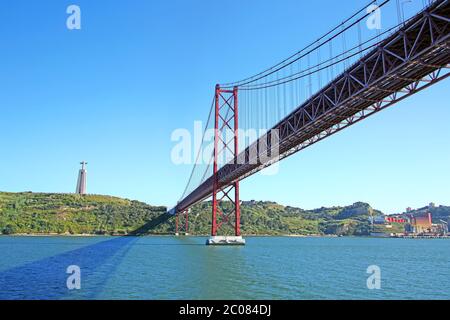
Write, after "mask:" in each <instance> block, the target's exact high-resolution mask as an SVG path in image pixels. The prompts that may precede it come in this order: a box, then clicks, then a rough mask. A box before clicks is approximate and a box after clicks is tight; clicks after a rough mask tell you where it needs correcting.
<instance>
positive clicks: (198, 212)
mask: <svg viewBox="0 0 450 320" xmlns="http://www.w3.org/2000/svg"><path fill="white" fill-rule="evenodd" d="M230 209H231V207H230V204H229V203H227V202H223V203H222V207H221V210H222V211H223V212H229V211H230ZM166 211H167V209H166V208H165V207H161V206H151V205H148V204H145V203H143V202H139V201H132V200H128V199H122V198H117V197H110V196H100V195H86V196H80V195H75V194H45V193H31V192H25V193H6V192H0V234H61V235H76V234H89V235H91V234H92V235H149V234H173V232H174V230H175V221H174V220H175V219H174V218H173V217H170V216H169V215H167V214H166ZM434 211H436V212H435V214H436V216H437V217H439V218H440V219H445V220H448V218H449V216H450V207H442V206H441V207H437V208H435V209H434ZM378 215H383V213H382V212H380V211H378V210H375V209H373V208H372V207H371V206H370V205H369V204H367V203H363V202H357V203H354V204H352V205H350V206H343V207H331V208H325V207H322V208H318V209H314V210H303V209H300V208H295V207H289V206H282V205H279V204H277V203H274V202H268V201H244V202H243V203H242V205H241V230H242V233H243V234H245V235H355V236H359V235H361V236H364V235H369V234H370V231H371V225H370V223H369V217H370V216H378ZM210 219H211V203H210V202H203V203H200V204H198V205H196V206H194V207H193V208H192V210H191V212H190V217H189V221H190V223H189V226H190V230H189V232H190V233H191V234H195V235H208V234H209V233H210V226H211V224H210ZM376 227H377V230H374V231H377V232H385V231H387V230H382V229H383V228H382V227H380V226H376ZM380 228H381V229H380ZM397 229H398V230H397ZM401 229H402V227H401V226H400V225H398V226H394V229H393V230H391V231H390V232H400V231H401ZM221 232H222V233H223V234H232V233H233V228H232V226H231V225H228V224H225V225H224V226H223V228H222V229H221Z"/></svg>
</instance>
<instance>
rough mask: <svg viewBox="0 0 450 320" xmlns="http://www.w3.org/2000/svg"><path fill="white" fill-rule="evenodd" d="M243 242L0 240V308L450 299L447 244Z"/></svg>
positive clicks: (191, 239) (332, 240)
mask: <svg viewBox="0 0 450 320" xmlns="http://www.w3.org/2000/svg"><path fill="white" fill-rule="evenodd" d="M246 240H247V245H246V246H245V247H206V246H205V245H204V243H205V238H202V237H179V238H175V237H142V238H137V237H84V238H83V237H0V254H1V259H0V299H450V241H449V240H446V239H435V240H428V239H375V238H283V237H255V238H253V237H252V238H247V239H246ZM69 266H78V267H79V268H80V269H79V270H80V278H79V279H80V285H81V289H79V290H77V289H74V290H69V289H68V287H67V279H68V278H69V277H70V280H71V281H69V282H70V283H72V284H73V283H76V282H73V279H74V278H73V277H76V276H77V274H73V275H72V274H68V273H67V268H68V267H69ZM369 266H372V269H371V270H379V271H380V274H379V277H378V273H376V274H372V273H370V274H369V273H367V269H368V267H369ZM373 266H375V269H373V268H374V267H373ZM377 268H379V269H377ZM369 277H370V281H369V284H372V286H370V287H373V284H379V287H380V288H379V289H369V288H368V285H367V280H368V278H369ZM374 277H375V278H374ZM378 280H379V281H378Z"/></svg>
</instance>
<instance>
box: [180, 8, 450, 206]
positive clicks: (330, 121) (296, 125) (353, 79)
mask: <svg viewBox="0 0 450 320" xmlns="http://www.w3.org/2000/svg"><path fill="white" fill-rule="evenodd" d="M449 22H450V1H449V0H438V1H435V2H434V3H433V4H432V5H431V6H430V7H428V8H427V9H425V10H424V11H422V12H420V13H419V14H417V15H416V16H415V17H413V18H412V19H410V20H409V21H408V22H407V23H406V24H405V25H404V26H403V27H402V28H400V29H399V30H398V31H397V32H395V33H394V34H392V35H391V36H389V37H388V38H386V39H385V40H383V41H382V42H381V43H380V44H379V46H378V47H377V48H375V49H374V50H372V51H371V52H369V53H368V54H366V55H365V56H364V57H362V58H361V59H360V60H359V61H358V62H357V63H355V64H354V65H352V66H351V67H350V68H348V69H347V70H346V71H345V72H344V73H343V74H341V75H339V76H338V77H336V78H335V79H334V80H333V81H332V82H330V83H329V84H328V85H326V86H325V87H324V88H322V90H320V92H318V93H316V94H315V95H314V96H313V97H312V98H311V99H310V100H308V101H306V102H305V103H303V104H302V105H300V106H299V107H298V108H297V109H296V110H294V111H293V112H292V113H291V114H289V115H288V116H287V117H285V118H284V119H283V120H282V121H281V122H279V123H278V124H277V125H275V126H274V127H273V128H272V130H275V131H269V132H268V133H267V134H266V135H263V136H262V137H260V138H259V139H258V140H257V141H256V142H255V143H254V145H252V146H250V147H248V148H247V149H246V150H244V151H242V153H241V154H239V155H238V157H237V159H240V161H238V163H236V159H235V161H233V162H230V163H228V164H226V165H224V166H223V167H222V168H221V169H220V170H219V172H218V177H219V184H220V185H221V186H227V185H230V184H231V183H232V182H234V181H236V180H242V179H244V178H246V177H248V176H250V175H252V174H254V173H255V172H258V171H260V170H262V169H263V168H264V167H266V166H268V165H270V164H272V163H273V162H276V161H279V160H281V159H283V158H285V157H287V156H289V155H291V154H293V153H295V152H297V151H299V150H301V149H303V148H305V147H307V146H309V145H311V144H313V143H315V142H317V141H320V140H321V139H323V138H325V137H327V136H329V135H331V134H333V133H335V132H337V131H339V130H341V129H343V128H345V127H347V126H349V125H351V124H353V123H355V122H357V121H359V120H361V119H364V118H366V117H367V116H369V115H370V114H373V113H375V112H377V111H379V110H382V109H384V108H385V107H387V106H390V105H392V104H394V103H396V102H397V101H399V100H401V99H403V98H406V97H407V96H409V95H411V94H414V93H416V92H417V91H419V90H420V88H419V86H418V85H419V82H420V81H421V79H423V78H424V77H426V76H427V75H430V74H432V75H433V74H434V73H436V74H434V76H432V77H431V79H430V80H429V81H428V83H425V86H424V87H426V86H429V85H431V84H434V83H435V82H437V81H440V80H442V79H443V78H446V77H447V76H449V75H450V73H445V72H442V69H445V70H447V69H448V64H449V63H450V39H449V38H450V23H449ZM437 72H442V73H439V74H437ZM402 93H403V94H404V95H403V96H402ZM368 108H372V109H371V111H372V112H370V110H369V111H368V112H367V114H364V111H365V110H368ZM356 115H358V116H356ZM343 122H344V124H343ZM272 134H277V135H278V139H277V140H278V141H279V143H278V144H277V145H271V138H272V137H271V135H272ZM261 141H267V143H265V144H264V145H267V148H266V149H264V148H262V149H261V148H260V147H259V146H258V144H259V142H261ZM253 150H257V152H256V154H257V159H256V160H257V161H254V160H255V159H252V154H253V153H252V151H253ZM275 151H278V152H275ZM263 155H264V157H262V156H263ZM267 155H269V156H270V157H271V158H272V159H270V161H267V160H266V159H267ZM277 155H279V157H277ZM262 159H264V161H262ZM212 192H213V177H210V178H208V179H207V180H206V181H205V182H204V183H202V184H201V185H200V186H199V187H198V188H197V189H195V190H194V191H193V192H191V193H190V194H189V195H188V196H187V197H186V198H184V199H183V200H182V201H180V202H179V203H178V205H177V206H176V207H175V208H174V209H175V210H174V212H180V211H182V210H185V209H187V208H189V207H190V206H192V205H194V204H195V203H197V202H199V201H202V200H204V199H206V198H207V197H209V196H210V195H211V194H212Z"/></svg>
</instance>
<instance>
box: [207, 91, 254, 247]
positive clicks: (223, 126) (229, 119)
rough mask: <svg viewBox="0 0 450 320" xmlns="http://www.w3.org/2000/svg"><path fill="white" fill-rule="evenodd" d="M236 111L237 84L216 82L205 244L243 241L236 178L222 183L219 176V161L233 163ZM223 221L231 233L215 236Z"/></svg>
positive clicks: (236, 150) (236, 145)
mask: <svg viewBox="0 0 450 320" xmlns="http://www.w3.org/2000/svg"><path fill="white" fill-rule="evenodd" d="M238 111H239V109H238V87H234V88H233V89H232V90H231V89H222V88H221V87H220V85H216V89H215V112H214V115H215V118H214V119H215V120H214V132H215V133H214V162H213V193H212V223H211V238H209V239H208V240H207V241H206V244H207V245H244V244H245V240H244V239H243V238H242V236H241V209H240V200H239V180H236V181H234V182H233V183H231V184H229V185H228V186H224V185H223V181H221V179H220V177H219V164H221V163H222V164H225V163H228V161H234V164H236V165H237V161H238V154H239V119H238V118H239V112H238ZM225 202H226V203H225ZM221 204H223V205H221ZM225 207H226V209H225ZM225 224H231V225H232V227H233V228H234V236H230V235H228V236H220V235H219V231H220V229H221V227H222V226H223V225H225Z"/></svg>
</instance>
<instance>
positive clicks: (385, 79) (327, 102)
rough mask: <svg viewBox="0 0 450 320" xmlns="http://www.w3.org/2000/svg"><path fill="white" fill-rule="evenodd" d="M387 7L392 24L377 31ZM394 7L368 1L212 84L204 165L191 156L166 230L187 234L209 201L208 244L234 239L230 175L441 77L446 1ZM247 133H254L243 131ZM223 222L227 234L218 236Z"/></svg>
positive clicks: (242, 174)
mask: <svg viewBox="0 0 450 320" xmlns="http://www.w3.org/2000/svg"><path fill="white" fill-rule="evenodd" d="M390 5H392V8H393V9H392V11H394V12H395V10H396V12H397V16H398V21H397V22H396V23H394V25H393V26H392V27H390V28H387V29H380V28H377V27H376V19H377V18H381V13H384V12H388V11H389V10H391V9H389V8H390ZM403 10H404V8H403V3H401V2H400V0H397V1H390V0H387V1H382V2H381V1H372V2H371V3H370V4H369V5H367V6H365V7H364V8H362V9H361V10H359V11H357V12H356V13H355V14H353V15H352V16H351V17H350V18H348V19H347V20H345V21H344V22H342V23H340V24H339V25H338V26H336V27H335V28H333V29H332V30H330V31H329V32H328V33H326V34H325V35H323V36H322V37H320V38H319V39H317V40H316V41H314V42H313V43H311V44H310V45H309V46H307V47H305V48H304V49H303V50H301V51H299V52H297V53H296V54H294V55H292V56H290V57H289V58H287V59H285V60H283V61H282V62H280V63H278V64H276V65H275V66H273V67H271V68H269V69H267V70H265V71H263V72H260V73H258V74H256V75H254V76H252V77H249V78H246V79H244V80H241V81H237V82H234V83H227V84H221V85H216V88H215V92H214V98H213V103H212V106H211V109H210V113H209V117H208V121H207V126H206V127H207V128H211V129H214V131H213V132H214V140H213V144H214V148H213V151H212V152H211V157H210V159H209V161H208V162H207V163H202V162H201V161H196V163H195V164H194V168H193V170H192V173H191V175H190V178H189V181H188V183H187V186H186V189H185V191H184V193H183V195H182V197H181V199H180V201H179V202H178V204H177V206H176V207H175V208H173V209H172V210H171V211H170V212H169V213H170V214H172V215H175V216H176V228H177V231H176V232H177V233H178V232H180V230H181V229H182V226H184V229H185V230H184V231H185V232H186V233H187V232H188V228H189V227H188V216H189V209H190V208H191V207H192V206H193V205H195V204H197V203H199V202H201V201H203V200H205V199H208V198H212V220H211V221H212V222H211V236H212V237H211V238H210V240H209V241H208V244H230V243H235V244H243V243H244V241H243V240H242V238H241V237H240V236H241V231H240V201H239V181H241V180H243V179H245V178H246V177H249V176H250V175H252V174H254V173H256V172H258V171H260V170H262V169H264V168H266V167H268V166H270V165H272V164H274V163H276V162H278V161H281V160H282V159H284V158H286V157H288V156H290V155H292V154H294V153H296V152H298V151H301V150H303V149H305V148H306V147H308V146H310V145H312V144H314V143H316V142H318V141H320V140H322V139H325V138H327V137H329V136H331V135H333V134H334V133H336V132H338V131H340V130H342V129H344V128H347V127H349V126H351V125H353V124H355V123H357V122H359V121H361V120H363V119H366V118H367V117H369V116H370V115H373V114H375V113H377V112H379V111H381V110H383V109H385V108H387V107H389V106H392V105H394V104H395V103H396V102H399V101H401V100H403V99H405V98H407V97H410V96H412V95H414V94H415V93H417V92H419V91H421V90H424V89H426V88H428V87H430V86H432V85H433V84H435V83H437V82H439V81H441V80H443V79H445V78H447V77H448V76H449V75H450V72H449V70H450V65H449V64H450V39H449V34H450V32H449V31H450V3H449V0H436V1H423V5H422V8H421V9H420V11H419V12H418V13H417V12H416V14H415V15H412V16H411V17H409V18H405V17H404V16H405V14H404V11H403ZM367 21H372V22H374V24H373V26H374V28H371V25H370V24H369V23H368V22H367ZM207 128H205V134H204V135H203V141H202V147H203V145H204V144H206V143H207V142H208V141H207V139H206V130H207ZM252 129H263V130H259V133H258V132H257V133H256V134H248V132H249V131H251V130H252ZM242 132H244V133H245V134H244V135H242ZM240 133H241V135H240ZM202 147H201V148H200V149H199V153H198V155H197V160H199V158H201V157H200V155H201V154H202V150H203V149H202ZM222 201H227V203H228V205H227V206H226V207H227V208H224V207H223V206H221V202H222ZM230 204H231V205H230ZM180 216H182V217H181V218H182V220H183V223H180V222H179V219H180ZM225 224H231V225H232V226H233V230H234V236H232V237H219V234H220V231H221V229H222V226H223V225H225Z"/></svg>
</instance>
